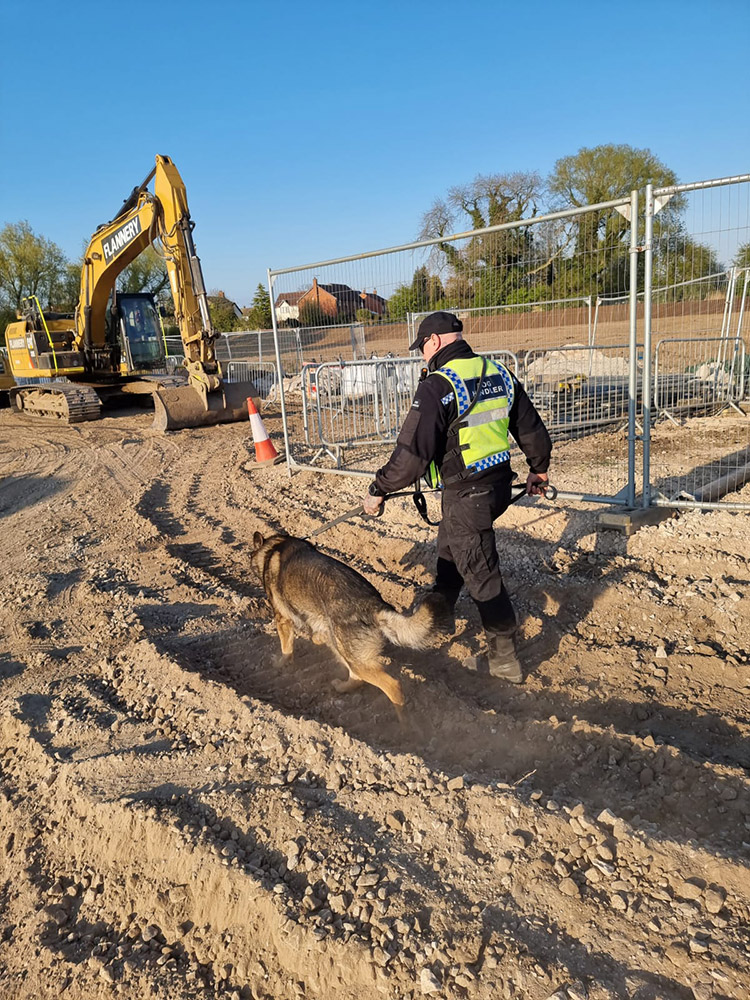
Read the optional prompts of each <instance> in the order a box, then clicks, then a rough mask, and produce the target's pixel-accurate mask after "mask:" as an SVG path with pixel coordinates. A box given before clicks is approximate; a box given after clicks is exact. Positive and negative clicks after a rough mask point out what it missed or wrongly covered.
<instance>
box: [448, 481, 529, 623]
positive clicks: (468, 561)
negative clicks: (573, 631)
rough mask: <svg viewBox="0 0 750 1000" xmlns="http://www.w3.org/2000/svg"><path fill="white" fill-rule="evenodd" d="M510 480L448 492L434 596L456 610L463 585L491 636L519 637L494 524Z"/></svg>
mask: <svg viewBox="0 0 750 1000" xmlns="http://www.w3.org/2000/svg"><path fill="white" fill-rule="evenodd" d="M510 487H511V480H510V477H508V479H507V480H503V481H501V482H499V483H494V484H492V485H489V486H488V485H480V484H476V485H475V486H463V487H457V488H454V489H447V490H445V491H444V492H443V496H442V513H443V517H442V520H441V522H440V527H439V528H438V536H437V555H438V560H437V573H436V576H435V590H438V591H440V592H441V593H443V594H444V595H445V597H446V599H447V600H448V601H449V603H451V605H454V604H455V602H456V600H457V598H458V594H459V592H460V590H461V587H462V586H463V585H465V586H466V589H467V590H468V591H469V594H470V595H471V597H472V598H473V600H474V602H475V604H476V605H477V608H478V610H479V615H480V617H481V619H482V625H483V626H484V629H485V631H486V632H489V633H495V634H497V633H500V634H504V635H507V634H508V633H510V632H513V631H515V628H516V614H515V611H514V610H513V604H512V603H511V600H510V597H509V595H508V592H507V590H506V589H505V584H504V583H503V578H502V574H501V572H500V560H499V557H498V553H497V547H496V545H495V531H494V528H493V527H492V525H493V522H494V521H495V520H496V519H497V518H498V517H500V515H501V514H502V513H503V512H504V511H505V510H506V509H507V508H508V505H509V504H510V497H511V489H510Z"/></svg>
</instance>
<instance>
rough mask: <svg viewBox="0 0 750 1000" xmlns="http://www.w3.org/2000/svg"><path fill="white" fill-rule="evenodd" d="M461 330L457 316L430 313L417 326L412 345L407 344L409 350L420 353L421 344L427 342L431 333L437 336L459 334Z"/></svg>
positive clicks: (445, 313) (447, 313) (461, 325)
mask: <svg viewBox="0 0 750 1000" xmlns="http://www.w3.org/2000/svg"><path fill="white" fill-rule="evenodd" d="M463 328H464V325H463V323H462V322H461V320H460V319H459V318H458V316H454V315H453V313H449V312H435V313H430V315H429V316H425V318H424V319H423V320H422V322H421V323H420V324H419V329H418V330H417V336H416V338H415V340H414V343H412V344H409V350H410V351H421V349H422V344H424V342H425V340H429V339H430V337H431V336H432V335H433V333H437V334H438V335H439V334H443V333H461V331H462V330H463Z"/></svg>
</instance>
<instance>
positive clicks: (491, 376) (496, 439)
mask: <svg viewBox="0 0 750 1000" xmlns="http://www.w3.org/2000/svg"><path fill="white" fill-rule="evenodd" d="M483 361H484V359H483V358H480V357H477V358H457V359H455V360H454V361H450V362H448V364H445V365H443V367H442V368H438V370H437V372H436V373H435V374H440V375H443V376H444V377H445V378H447V379H448V381H449V382H450V383H451V385H452V386H453V391H454V393H455V396H456V407H457V413H458V416H457V418H456V420H455V421H454V422H453V424H452V425H451V428H450V430H449V433H448V442H447V449H446V453H445V455H444V457H443V460H442V462H441V468H440V469H438V467H437V465H436V463H435V462H431V463H430V467H429V468H428V470H427V473H426V475H425V478H426V479H427V482H428V483H429V485H430V486H432V487H433V488H434V487H438V486H446V485H449V484H450V483H453V482H458V481H461V480H466V479H470V478H471V476H472V475H473V474H474V473H477V472H483V471H484V470H485V469H489V468H491V467H492V466H493V465H501V464H502V463H503V462H507V461H508V460H509V459H510V444H509V441H508V425H509V423H510V411H511V407H512V406H513V395H514V393H513V379H512V377H511V374H510V372H509V371H508V369H507V368H506V367H505V366H504V365H501V364H499V363H498V362H496V361H490V360H489V358H488V359H487V367H486V370H485V374H484V378H483V379H482V384H481V389H480V392H479V399H478V400H477V401H476V403H475V404H474V405H473V406H471V403H472V400H473V399H474V397H475V396H476V393H477V389H478V388H479V378H480V376H481V374H482V365H483ZM470 407H471V409H470V412H469V413H466V411H467V410H469V408H470ZM464 414H466V417H465V418H464V416H463V415H464ZM456 431H457V432H458V433H457V435H456ZM456 437H457V438H458V440H457V441H456ZM454 456H455V459H454V460H453V461H451V459H453V458H454ZM446 466H452V467H454V468H457V470H458V471H457V472H456V473H455V474H453V475H448V476H447V477H446V478H445V480H444V479H443V477H442V469H443V468H445V467H446Z"/></svg>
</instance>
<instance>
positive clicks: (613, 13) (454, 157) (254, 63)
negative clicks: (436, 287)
mask: <svg viewBox="0 0 750 1000" xmlns="http://www.w3.org/2000/svg"><path fill="white" fill-rule="evenodd" d="M0 7H1V8H2V9H1V10H0V35H1V36H2V37H3V39H4V44H3V60H2V74H1V76H0V150H1V151H2V155H1V156H0V226H2V225H4V224H5V223H6V222H17V221H19V220H20V219H26V220H28V221H29V223H30V224H31V226H32V227H33V229H34V230H35V231H36V232H37V233H39V234H42V235H44V236H46V237H47V238H49V239H51V240H54V241H55V242H56V243H58V244H59V245H60V246H61V247H62V248H63V250H64V251H65V252H66V253H68V254H69V255H70V256H75V255H77V254H78V253H80V251H81V248H82V246H83V243H84V242H85V241H86V240H87V239H88V237H89V236H90V235H91V233H92V232H93V230H94V229H95V228H96V226H97V225H99V224H100V223H102V222H105V221H107V220H109V219H110V218H112V216H113V215H114V214H115V213H116V211H117V210H118V209H119V206H120V204H121V203H122V201H123V199H124V198H125V197H126V195H127V194H128V193H129V192H130V190H131V189H132V188H133V187H134V186H135V185H136V184H137V183H139V182H140V181H141V180H142V179H143V178H144V177H145V176H146V175H147V174H148V172H149V171H150V169H151V167H152V166H153V162H154V155H155V154H156V153H163V154H166V155H168V156H170V157H172V159H173V160H174V162H175V163H176V165H177V167H178V169H179V171H180V173H181V174H182V177H183V180H184V181H185V184H186V187H187V192H188V200H189V203H190V210H191V214H192V216H193V220H194V222H195V233H194V235H195V240H196V245H197V249H198V254H199V256H200V257H201V260H202V263H203V269H204V273H205V278H206V284H207V286H208V288H209V289H219V288H221V289H223V290H224V291H225V292H226V294H227V295H228V296H229V297H230V298H233V299H235V300H236V301H237V302H238V303H239V304H240V305H247V304H249V302H250V300H251V298H252V295H253V292H254V289H255V286H256V285H257V284H258V282H259V281H263V282H265V278H266V268H267V267H269V266H270V267H287V266H292V265H295V264H304V263H307V262H312V261H317V260H323V259H326V258H330V257H335V256H340V255H346V254H349V253H356V252H359V251H364V250H372V249H377V248H379V247H386V246H393V245H396V244H400V243H404V242H408V241H410V240H412V239H414V238H415V237H416V235H417V232H418V230H419V228H420V220H421V216H422V213H423V212H424V211H426V210H427V209H428V208H429V207H430V205H431V204H432V202H433V201H434V199H435V198H436V197H438V196H440V195H443V194H445V193H446V191H447V189H448V188H449V187H450V186H451V185H453V184H459V183H463V182H466V181H469V180H471V179H473V178H474V177H475V176H476V175H477V174H479V173H494V172H505V171H513V170H537V171H539V172H540V173H541V174H543V175H544V174H547V173H549V171H550V170H551V169H552V167H553V166H554V163H555V161H556V160H557V159H559V158H560V157H562V156H566V155H569V154H572V153H575V152H576V151H577V150H578V149H579V148H581V147H582V146H595V145H598V144H600V143H610V142H613V143H628V144H630V145H632V146H636V147H639V148H642V147H647V148H649V149H651V150H652V152H654V153H655V154H656V155H657V156H658V157H659V158H660V159H661V160H662V161H663V162H664V163H666V165H667V166H669V167H671V168H672V169H673V170H674V171H675V172H676V173H677V175H678V177H679V179H680V180H681V181H694V180H701V179H707V178H713V177H723V176H727V175H732V174H740V173H748V172H750V126H749V124H748V114H747V110H746V97H747V93H748V90H749V89H750V86H749V85H750V71H749V70H748V65H749V60H748V49H749V48H750V45H749V43H750V2H749V0H714V2H713V3H712V4H711V5H710V6H709V5H707V4H706V3H705V0H682V2H679V3H678V2H671V0H653V2H651V3H640V2H635V3H630V4H618V5H615V4H609V3H604V2H600V3H593V2H589V0H583V2H579V3H570V2H568V3H562V2H557V3H554V2H547V0H541V2H536V3H524V4H522V3H506V2H495V3H491V2H486V0H463V2H460V3H459V2H455V0H454V2H450V3H445V2H443V0H434V2H431V3H428V2H424V0H412V2H409V0H402V2H398V3H397V2H391V0H387V2H381V3H377V4H375V3H360V4H355V3H351V2H349V3H342V2H338V0H328V2H326V0H321V2H319V3H318V4H310V3H298V2H296V0H293V2H287V3H280V2H277V3H275V4H274V3H272V2H266V3H263V4H260V3H255V2H245V3H242V2H222V0H216V2H214V3H197V2H194V0H183V2H179V3H177V2H173V0H161V2H159V3H143V2H141V0H132V2H130V3H127V4H117V5H115V4H112V5H109V4H104V3H101V2H75V0H73V2H72V3H70V4H65V5H62V4H59V3H57V2H55V3H52V2H48V0H37V2H34V3H31V2H25V3H20V2H18V0H4V3H3V4H2V5H0Z"/></svg>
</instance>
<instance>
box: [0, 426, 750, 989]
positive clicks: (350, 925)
mask: <svg viewBox="0 0 750 1000" xmlns="http://www.w3.org/2000/svg"><path fill="white" fill-rule="evenodd" d="M264 419H265V421H266V426H267V428H268V430H269V432H270V433H271V436H272V438H273V439H274V440H275V441H276V442H277V443H278V441H279V435H280V428H279V421H278V417H276V416H274V415H273V414H272V413H271V414H269V413H266V414H264ZM150 421H151V417H150V415H149V414H147V413H143V412H140V413H135V414H133V413H124V412H123V413H115V414H113V415H110V416H107V417H105V418H104V419H102V420H100V421H97V422H92V423H90V424H82V425H78V426H53V427H51V428H48V427H44V428H41V427H40V426H38V425H34V424H33V422H32V421H31V420H30V419H29V418H24V417H14V416H13V415H11V414H10V413H9V411H7V410H5V411H0V473H1V474H2V480H1V481H0V526H2V529H3V531H2V539H3V547H2V548H3V553H2V559H3V569H2V587H1V588H0V726H1V727H2V733H1V735H0V997H2V1000H32V998H34V1000H41V998H45V1000H46V998H50V997H55V998H57V997H64V998H65V1000H96V998H104V997H107V998H109V997H112V996H117V997H124V998H132V1000H140V998H147V997H165V998H169V1000H185V998H204V997H206V998H208V997H213V996H215V995H219V996H222V997H226V998H233V1000H237V998H243V1000H245V998H255V1000H260V998H264V1000H266V998H290V1000H296V998H303V997H304V998H309V1000H323V998H325V1000H355V998H356V1000H368V998H393V1000H395V998H417V997H422V996H436V997H446V998H447V997H451V998H463V997H468V998H472V1000H489V998H498V997H499V998H510V997H518V998H528V1000H548V998H551V997H554V998H555V1000H582V998H588V1000H615V998H633V1000H648V998H653V1000H656V998H659V1000H689V998H694V1000H708V998H717V1000H719V998H729V997H731V998H738V1000H739V998H747V997H748V996H750V872H749V869H748V862H749V861H750V784H749V783H748V768H750V687H749V686H748V684H749V683H750V665H749V664H750V659H749V658H750V639H748V622H749V621H750V592H749V591H748V587H747V584H748V553H749V552H750V518H748V516H747V514H742V513H732V512H730V511H726V510H723V511H708V512H698V511H689V512H685V513H682V514H680V515H679V516H677V517H674V518H671V519H667V520H664V521H662V522H661V523H659V524H656V525H652V526H650V527H644V528H642V529H641V530H640V531H638V532H637V533H636V534H634V535H632V536H631V537H625V536H624V535H622V534H618V533H614V532H606V531H597V530H596V515H597V513H598V508H596V507H594V506H593V505H586V504H574V505H570V504H563V503H561V502H558V503H552V502H550V501H546V500H537V501H532V500H526V501H523V502H522V503H520V504H516V505H515V506H513V507H512V508H511V509H510V510H509V511H508V512H507V513H506V514H505V515H504V516H503V517H502V518H501V519H500V520H499V521H498V522H497V525H496V529H497V538H498V545H499V548H500V551H501V553H502V560H503V566H504V570H505V575H506V579H507V583H508V587H509V589H510V591H511V592H512V594H513V595H514V596H515V599H516V603H517V607H518V610H519V613H520V616H521V620H522V626H521V644H520V649H521V657H522V660H523V663H524V665H525V669H526V671H527V679H526V682H525V684H523V685H522V686H512V685H508V684H506V683H503V682H501V681H499V680H494V679H493V678H492V677H490V676H488V674H487V673H486V667H483V662H484V661H483V660H482V658H481V655H480V654H481V649H482V643H481V628H480V623H479V620H478V617H477V614H476V611H475V608H474V606H473V605H472V603H471V601H470V599H469V598H468V597H467V596H465V595H464V596H462V597H461V599H460V600H459V604H458V609H457V611H458V615H457V628H456V632H455V634H454V635H453V636H452V637H451V638H450V639H447V640H443V641H441V642H436V643H435V646H434V648H432V649H430V650H429V651H428V652H421V653H420V652H410V651H404V650H396V649H390V651H389V652H390V655H391V658H392V670H393V671H395V672H398V674H399V676H400V678H401V680H402V683H403V685H404V689H405V692H406V696H407V705H406V709H405V711H404V714H403V717H402V718H401V719H399V718H398V717H397V716H396V714H395V712H394V710H393V708H392V707H391V705H390V704H389V703H388V701H387V700H386V698H385V697H384V696H383V694H382V693H381V692H380V691H377V690H376V689H375V688H372V687H370V686H365V687H364V688H362V689H360V690H358V691H357V692H355V693H353V694H347V695H341V694H337V693H336V692H335V691H334V690H333V688H332V686H331V681H332V680H333V679H334V678H336V677H341V676H342V673H343V670H342V668H341V667H340V666H339V665H338V664H337V663H336V661H335V659H334V657H333V654H332V653H331V652H330V651H329V650H328V649H326V648H325V647H321V646H317V645H314V644H313V643H312V642H310V641H309V640H308V639H306V638H305V637H301V638H300V639H298V641H297V646H296V648H295V654H294V658H293V661H292V663H291V664H286V665H282V664H280V663H279V655H278V654H279V643H278V637H277V635H276V632H275V628H274V626H273V623H272V620H271V616H270V613H269V608H268V605H267V603H266V600H265V597H264V595H263V593H262V591H261V589H260V587H259V584H258V581H257V580H256V579H254V578H253V576H252V573H251V571H250V566H249V550H250V547H251V540H252V535H253V532H254V531H255V530H256V529H261V530H262V529H264V528H268V527H269V526H270V527H272V528H282V529H284V530H286V531H288V532H290V533H293V534H297V535H307V534H309V533H310V532H311V531H313V530H314V529H315V528H317V527H319V526H321V525H322V524H324V523H325V522H326V521H327V520H329V519H331V518H333V517H335V516H336V515H338V514H340V513H342V512H344V511H345V510H346V509H347V508H349V507H352V506H354V505H355V504H356V503H357V500H358V498H359V497H360V496H361V494H362V492H363V489H364V486H363V482H362V481H359V482H358V481H356V480H353V479H350V478H346V477H342V476H324V475H321V474H319V473H315V472H311V471H305V472H302V473H300V474H297V475H295V476H293V477H292V478H289V477H288V475H287V471H286V468H285V467H284V466H273V467H262V468H261V467H258V466H257V465H256V464H255V463H254V461H253V454H254V453H253V447H252V440H251V438H250V435H249V428H248V425H247V424H235V425H227V426H222V427H214V428H205V429H196V430H191V431H179V432H177V433H174V434H170V435H166V436H163V435H159V434H156V433H155V432H153V431H152V430H151V428H150ZM674 432H675V433H677V429H676V428H675V429H674ZM663 433H664V434H669V433H671V431H670V430H665V431H663ZM600 446H601V444H600ZM569 447H577V448H579V449H581V448H584V449H585V448H586V447H588V445H587V444H586V443H585V442H584V443H579V444H578V445H569ZM591 447H592V448H593V445H591ZM561 455H562V453H561ZM669 460H670V459H669V453H667V457H666V459H665V461H669ZM673 461H674V462H675V468H676V469H677V466H678V464H679V463H680V461H682V459H681V456H680V453H679V449H675V453H674V456H673ZM561 467H563V466H559V467H558V468H561ZM554 470H555V465H554V464H553V472H554ZM519 471H521V470H519ZM667 471H668V470H667ZM740 496H741V497H742V498H743V499H748V498H749V497H750V485H749V486H746V487H745V488H744V490H743V492H742V494H741V495H740ZM735 498H736V497H735ZM431 503H432V501H431ZM431 509H432V512H433V513H436V508H435V507H432V508H431ZM434 531H435V529H434V528H430V527H428V526H427V525H425V524H424V523H423V522H421V521H420V520H418V519H417V517H416V515H415V513H414V509H413V507H412V505H411V504H410V503H409V502H408V500H405V499H398V500H393V501H390V502H389V505H388V508H387V512H386V515H385V516H384V517H383V518H380V519H364V518H353V519H352V520H351V521H349V522H346V523H342V524H339V525H338V526H336V527H333V528H331V529H330V530H329V531H328V532H327V533H325V534H322V535H321V536H319V538H318V539H316V541H317V542H318V543H319V546H320V548H321V549H322V550H323V551H325V552H327V553H329V554H330V555H333V556H335V557H337V558H339V559H342V560H344V561H345V562H347V563H348V564H350V565H351V566H354V567H355V568H356V569H357V570H359V571H360V572H361V573H363V574H364V575H365V576H366V577H367V578H368V579H369V580H370V581H371V582H372V583H373V584H374V585H375V586H376V587H377V588H378V589H379V590H380V591H381V593H382V594H383V596H384V597H385V598H386V600H388V601H390V602H391V603H392V604H393V605H394V606H395V607H397V608H398V609H405V608H407V607H409V606H410V604H411V603H412V600H413V598H414V595H415V593H416V592H418V591H420V590H421V589H424V588H425V587H426V586H428V585H429V583H430V581H431V573H432V570H433V563H434V540H435V533H434Z"/></svg>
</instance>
